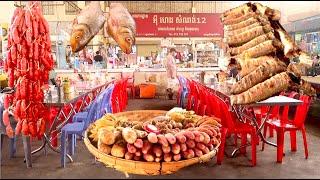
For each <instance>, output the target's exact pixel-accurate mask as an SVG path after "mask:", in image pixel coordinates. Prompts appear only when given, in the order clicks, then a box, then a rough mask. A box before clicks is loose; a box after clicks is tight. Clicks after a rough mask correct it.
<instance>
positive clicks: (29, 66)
mask: <svg viewBox="0 0 320 180" xmlns="http://www.w3.org/2000/svg"><path fill="white" fill-rule="evenodd" d="M7 50H8V51H7V59H6V61H5V64H4V70H5V71H6V72H7V73H8V76H9V83H8V85H9V87H11V88H14V89H15V92H14V94H12V95H6V96H5V98H4V107H5V111H4V113H3V122H4V124H5V126H6V131H7V134H8V136H10V137H12V136H14V132H15V134H16V135H18V134H20V132H22V133H23V134H24V135H31V136H32V137H36V136H38V137H41V136H42V135H43V133H44V132H45V128H46V119H47V117H46V113H45V112H46V111H47V110H46V108H45V107H44V105H43V100H44V94H43V91H42V88H43V87H44V85H47V84H48V80H49V71H50V70H52V69H53V58H52V55H51V41H50V34H49V26H48V22H47V21H46V20H45V19H44V17H43V15H42V10H41V5H40V3H39V2H35V1H29V2H28V4H27V6H26V7H25V8H21V7H17V8H16V9H15V11H14V15H13V17H12V19H11V26H10V29H9V35H8V48H7ZM9 109H12V110H13V113H14V119H15V121H17V125H16V128H15V131H13V129H12V127H11V125H10V121H9Z"/></svg>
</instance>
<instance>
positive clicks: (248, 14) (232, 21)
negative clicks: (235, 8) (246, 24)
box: [222, 12, 256, 25]
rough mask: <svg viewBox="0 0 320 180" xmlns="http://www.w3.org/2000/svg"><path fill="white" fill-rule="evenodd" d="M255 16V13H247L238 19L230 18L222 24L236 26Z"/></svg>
mask: <svg viewBox="0 0 320 180" xmlns="http://www.w3.org/2000/svg"><path fill="white" fill-rule="evenodd" d="M255 15H256V13H255V12H248V13H246V14H244V15H242V16H240V17H238V18H232V19H228V20H225V21H224V22H222V23H223V24H224V25H231V24H238V23H240V22H243V21H246V20H247V19H249V18H251V17H254V16H255Z"/></svg>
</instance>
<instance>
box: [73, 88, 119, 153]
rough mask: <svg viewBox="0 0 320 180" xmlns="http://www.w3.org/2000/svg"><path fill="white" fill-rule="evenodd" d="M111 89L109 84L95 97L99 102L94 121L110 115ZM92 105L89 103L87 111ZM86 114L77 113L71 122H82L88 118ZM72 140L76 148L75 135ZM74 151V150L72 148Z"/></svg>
mask: <svg viewBox="0 0 320 180" xmlns="http://www.w3.org/2000/svg"><path fill="white" fill-rule="evenodd" d="M113 88H114V84H112V83H111V84H109V85H108V87H107V88H106V89H105V90H103V91H102V92H101V94H99V95H98V97H97V101H98V102H99V103H98V104H97V108H96V109H97V110H96V115H95V118H94V119H95V120H96V119H100V118H101V117H102V116H103V115H104V114H106V113H109V112H110V113H111V105H110V98H111V93H112V91H113ZM92 104H93V103H91V104H90V105H89V106H87V107H89V108H88V109H90V107H91V106H92ZM88 113H89V112H79V113H77V114H75V115H74V116H73V118H72V122H82V121H84V120H85V119H86V118H87V116H88ZM73 138H74V140H73V141H74V145H73V146H76V144H77V143H76V142H77V139H76V135H73ZM73 149H74V148H73ZM71 154H74V151H72V153H71Z"/></svg>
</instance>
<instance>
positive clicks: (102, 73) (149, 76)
mask: <svg viewBox="0 0 320 180" xmlns="http://www.w3.org/2000/svg"><path fill="white" fill-rule="evenodd" d="M219 70H220V68H219V67H197V68H177V75H182V76H185V77H189V78H195V79H199V78H200V76H201V73H202V72H204V73H202V75H203V78H204V82H205V83H209V81H210V78H211V77H213V76H214V75H215V74H216V73H217V72H218V71H219ZM55 72H56V74H57V76H59V77H62V78H63V77H69V78H70V79H74V80H75V79H77V78H78V74H81V75H82V76H83V77H84V78H85V79H87V80H88V79H89V80H95V81H110V80H114V79H121V78H123V77H133V83H134V85H135V86H137V85H139V84H144V83H154V84H156V86H157V90H156V95H157V96H164V95H165V94H166V89H167V88H168V87H171V88H173V89H174V90H177V89H178V83H179V82H178V80H177V79H175V80H171V79H168V78H167V73H166V69H165V68H141V67H140V68H119V69H90V70H86V71H81V72H76V71H74V70H62V69H56V70H55Z"/></svg>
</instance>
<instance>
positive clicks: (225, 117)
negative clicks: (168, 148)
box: [217, 97, 258, 166]
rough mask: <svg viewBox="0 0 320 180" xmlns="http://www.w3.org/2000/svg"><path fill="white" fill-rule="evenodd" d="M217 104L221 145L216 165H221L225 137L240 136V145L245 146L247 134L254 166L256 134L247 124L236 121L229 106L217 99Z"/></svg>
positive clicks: (242, 151) (243, 149) (243, 151)
mask: <svg viewBox="0 0 320 180" xmlns="http://www.w3.org/2000/svg"><path fill="white" fill-rule="evenodd" d="M217 100H218V101H217V102H218V104H219V105H220V108H221V111H222V112H221V115H222V118H221V124H222V128H221V144H220V147H219V150H218V155H217V164H219V165H220V164H221V162H222V160H223V156H224V149H225V143H226V137H227V136H228V135H230V134H241V145H244V144H246V141H247V134H250V135H251V148H252V151H251V153H252V154H251V156H252V166H255V165H256V162H257V160H256V159H257V158H256V144H257V142H256V141H257V139H258V138H257V133H256V130H255V128H254V127H253V126H251V125H249V124H247V123H241V122H239V121H237V120H236V118H235V115H234V114H233V113H232V112H230V111H229V106H228V105H227V104H226V103H225V102H224V101H223V100H221V99H220V98H219V97H217ZM240 152H241V153H245V148H241V149H240Z"/></svg>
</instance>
